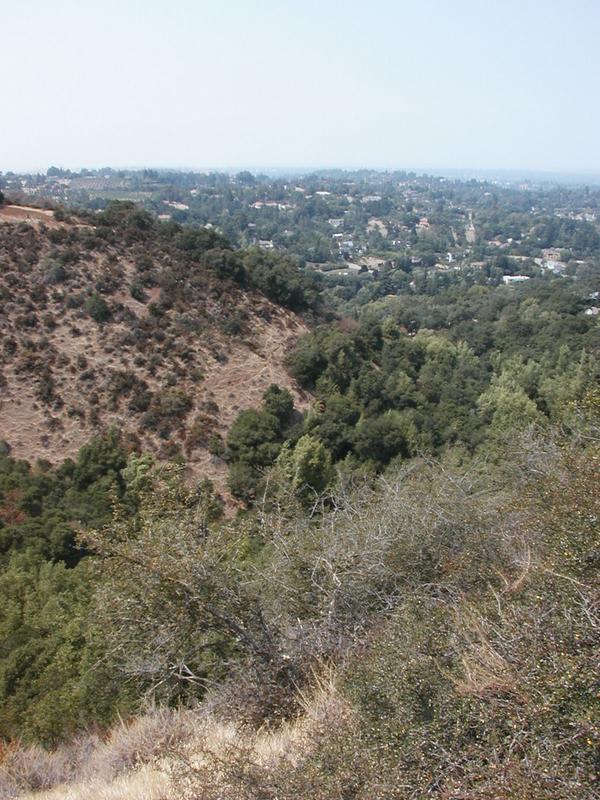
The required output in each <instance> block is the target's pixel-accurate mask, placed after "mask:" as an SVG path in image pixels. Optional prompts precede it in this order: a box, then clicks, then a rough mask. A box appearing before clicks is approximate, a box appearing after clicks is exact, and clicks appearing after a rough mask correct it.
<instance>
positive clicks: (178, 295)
mask: <svg viewBox="0 0 600 800" xmlns="http://www.w3.org/2000/svg"><path fill="white" fill-rule="evenodd" d="M59 216H60V219H56V218H55V217H54V214H53V212H51V211H46V210H41V209H30V208H26V207H18V206H4V207H3V208H2V209H1V210H0V303H1V310H2V313H1V316H0V336H1V340H2V356H1V366H0V385H1V388H2V391H1V397H2V399H1V401H0V439H2V440H5V441H6V443H7V444H8V445H9V447H10V452H11V455H13V457H15V458H22V459H27V460H32V461H34V460H36V459H46V460H48V461H50V462H52V463H58V462H60V461H62V460H64V459H65V458H66V457H70V456H74V455H75V453H76V452H77V451H78V449H79V448H80V447H81V446H82V445H83V444H84V443H85V442H86V441H88V440H89V439H90V437H91V436H92V435H93V434H94V433H96V432H98V431H100V430H102V429H106V428H107V427H110V426H112V425H117V426H118V427H120V428H121V429H122V430H123V431H124V432H125V433H126V434H127V436H128V438H129V441H130V443H131V447H133V448H136V449H140V450H142V451H144V452H150V453H152V454H153V455H155V456H156V457H157V458H158V459H159V460H165V459H171V460H172V459H177V458H182V459H184V460H185V462H186V463H187V464H188V465H189V468H190V469H191V471H192V472H193V473H194V474H202V475H203V476H209V477H211V478H212V479H214V480H216V482H217V485H218V486H219V487H222V486H223V480H222V479H223V476H224V474H225V466H224V464H223V462H222V461H221V459H220V458H219V457H218V454H219V452H220V442H221V440H222V437H223V436H224V434H225V433H226V431H227V430H228V428H229V426H230V424H231V422H232V421H233V419H234V418H235V416H236V415H237V414H238V412H239V411H240V410H242V409H245V408H250V407H254V406H258V405H260V399H261V396H262V394H263V393H264V391H265V389H266V388H267V387H268V386H269V385H270V384H272V383H276V384H279V385H281V386H285V387H287V388H289V389H290V390H291V391H292V394H293V395H294V399H295V401H296V404H297V406H298V407H300V408H301V407H303V406H306V404H307V395H306V394H305V393H304V392H302V391H301V390H299V389H298V387H297V386H296V384H295V383H294V381H293V380H292V379H291V378H290V377H289V376H288V374H287V373H286V370H285V368H284V366H283V362H284V357H285V354H286V352H287V351H288V349H289V348H290V347H291V346H292V345H293V344H294V343H295V341H296V339H297V337H298V336H299V335H300V334H301V333H303V332H305V331H306V326H305V324H304V322H303V321H302V319H301V317H300V316H299V315H298V314H297V313H295V312H294V311H292V310H290V309H289V308H284V307H283V306H282V305H280V304H278V303H275V302H273V301H272V300H269V299H268V298H267V297H265V296H264V294H262V293H261V292H260V291H258V290H257V289H256V288H254V286H253V285H252V281H251V280H249V279H248V277H247V271H246V269H245V266H244V264H243V262H242V257H241V256H239V255H238V254H236V253H234V252H233V251H232V250H230V249H229V247H228V245H227V243H226V242H225V241H224V240H223V239H222V237H220V236H219V235H218V234H216V233H214V232H212V231H210V230H207V229H202V230H200V231H197V232H196V233H195V235H194V234H193V233H190V234H189V235H187V238H186V234H185V233H183V232H182V229H181V228H180V227H179V226H176V225H171V226H161V225H159V224H157V223H155V222H153V221H152V220H151V218H150V217H149V216H148V215H145V214H144V213H143V212H136V211H134V209H133V208H132V207H131V206H130V205H128V204H121V205H119V204H114V205H113V207H112V209H111V210H109V211H108V212H104V214H102V215H99V217H98V219H95V218H94V217H93V216H92V215H90V216H89V217H88V218H87V219H79V218H74V217H72V218H67V220H65V219H64V218H63V217H64V215H59ZM256 258H259V256H255V260H256ZM284 299H285V298H284ZM291 304H293V303H291ZM288 305H290V303H288ZM300 305H301V303H300ZM210 451H212V453H211V452H210Z"/></svg>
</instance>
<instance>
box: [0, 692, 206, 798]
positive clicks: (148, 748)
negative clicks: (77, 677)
mask: <svg viewBox="0 0 600 800" xmlns="http://www.w3.org/2000/svg"><path fill="white" fill-rule="evenodd" d="M196 722H197V720H196V719H195V717H194V715H193V712H186V711H172V710H169V709H160V708H155V709H152V710H150V711H148V712H147V713H145V714H142V715H141V716H139V717H137V718H135V719H134V720H132V721H130V722H121V723H120V724H118V725H117V726H115V727H114V728H113V729H112V730H111V731H109V732H108V734H107V735H105V736H100V735H99V734H97V733H88V734H82V735H80V737H79V738H77V739H75V740H74V741H72V742H70V743H69V744H65V745H61V746H60V747H58V748H57V749H55V750H53V751H46V750H44V749H43V748H42V747H40V746H38V745H32V746H29V747H19V746H18V745H12V746H10V747H7V748H6V749H5V751H4V752H3V753H2V755H1V760H0V797H2V798H4V797H5V796H6V797H17V796H19V794H20V793H22V792H24V791H41V790H47V789H51V788H53V787H55V786H58V785H61V784H68V783H74V782H79V781H86V780H92V779H93V780H95V781H98V780H101V781H104V782H106V783H109V782H110V781H112V780H114V779H115V778H116V777H117V776H118V775H120V774H122V773H124V772H126V771H128V770H132V769H135V768H137V767H139V766H141V765H143V764H147V763H150V762H152V761H153V760H154V759H156V758H157V757H160V756H162V755H163V754H165V753H167V752H169V750H170V749H171V748H173V747H175V745H177V744H179V743H180V742H182V741H184V740H187V739H191V737H192V736H193V734H194V729H195V724H196Z"/></svg>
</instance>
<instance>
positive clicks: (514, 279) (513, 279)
mask: <svg viewBox="0 0 600 800" xmlns="http://www.w3.org/2000/svg"><path fill="white" fill-rule="evenodd" d="M528 280H529V276H528V275H503V276H502V282H503V283H504V284H506V286H512V285H513V284H515V283H525V281H528Z"/></svg>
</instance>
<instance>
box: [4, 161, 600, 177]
mask: <svg viewBox="0 0 600 800" xmlns="http://www.w3.org/2000/svg"><path fill="white" fill-rule="evenodd" d="M53 167H54V168H56V169H60V170H65V171H66V170H68V171H70V172H81V171H84V170H93V171H102V170H103V169H111V170H114V171H119V170H127V171H130V172H141V171H143V170H151V169H152V170H164V171H167V170H168V171H172V172H197V173H201V172H204V173H222V174H235V173H238V172H245V171H248V172H250V173H252V174H254V175H258V174H265V175H267V176H270V175H273V174H279V175H298V176H300V175H308V174H311V173H319V172H329V171H331V172H380V173H386V172H413V173H416V174H417V175H428V176H431V177H445V176H447V175H452V176H456V177H458V176H461V175H469V176H471V177H475V176H477V174H481V175H485V176H488V177H489V176H493V175H496V176H498V177H502V176H504V177H509V176H510V177H512V178H513V179H519V178H521V179H523V180H527V179H528V178H532V177H538V178H544V177H545V178H547V179H551V178H571V179H572V178H580V179H581V178H586V179H593V180H594V181H600V171H594V170H584V169H580V168H579V169H578V168H569V169H567V168H564V169H547V168H544V169H539V168H528V167H442V166H418V167H416V166H367V165H363V166H348V165H346V166H338V165H326V164H322V165H319V166H311V165H304V166H291V165H287V166H274V165H270V166H267V165H256V164H253V165H249V164H241V165H227V166H225V165H215V166H173V165H165V164H162V165H158V164H142V165H131V164H129V165H121V164H118V165H111V164H103V165H102V166H78V167H69V166H61V165H59V164H57V163H52V164H50V165H48V166H47V167H45V168H40V167H38V168H33V169H17V170H15V169H3V170H0V175H7V174H9V173H10V174H13V175H46V174H47V172H48V170H49V169H51V168H53Z"/></svg>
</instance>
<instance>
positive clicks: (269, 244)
mask: <svg viewBox="0 0 600 800" xmlns="http://www.w3.org/2000/svg"><path fill="white" fill-rule="evenodd" d="M258 246H259V247H260V248H261V249H262V250H274V249H275V245H274V244H273V240H272V239H259V240H258Z"/></svg>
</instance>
